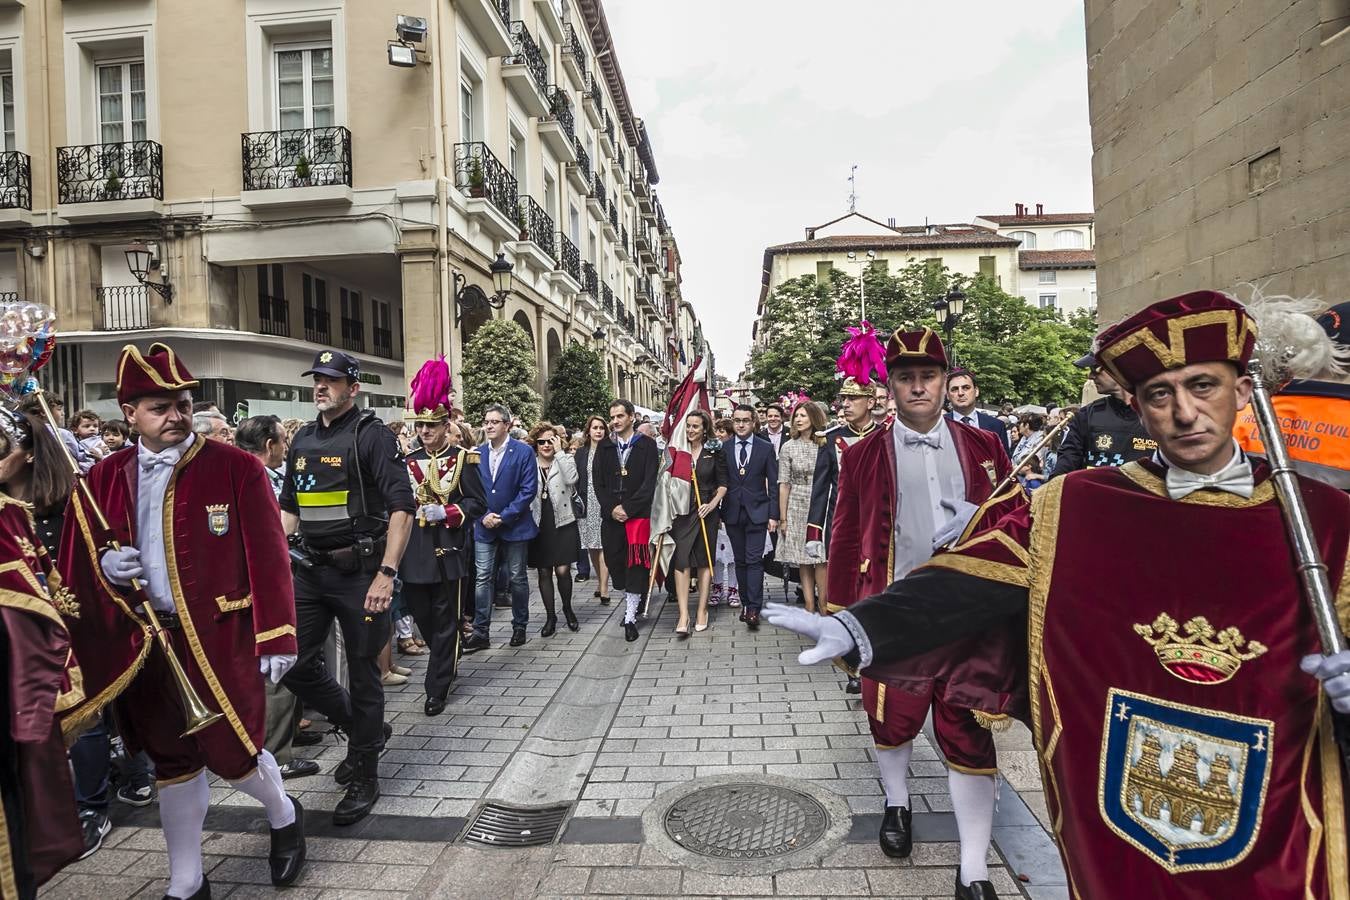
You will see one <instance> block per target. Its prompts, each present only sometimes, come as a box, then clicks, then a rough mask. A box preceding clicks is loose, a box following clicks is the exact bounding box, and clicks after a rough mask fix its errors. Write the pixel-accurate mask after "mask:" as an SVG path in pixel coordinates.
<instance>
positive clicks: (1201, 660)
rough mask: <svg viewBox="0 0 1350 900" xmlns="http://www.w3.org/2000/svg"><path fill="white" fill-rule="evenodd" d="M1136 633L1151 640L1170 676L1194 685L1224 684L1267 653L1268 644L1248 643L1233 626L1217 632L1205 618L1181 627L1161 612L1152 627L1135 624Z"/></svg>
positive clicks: (1198, 617)
mask: <svg viewBox="0 0 1350 900" xmlns="http://www.w3.org/2000/svg"><path fill="white" fill-rule="evenodd" d="M1134 630H1135V632H1136V633H1137V634H1138V635H1139V636H1140V637H1142V638H1143V639H1144V640H1146V641H1148V643H1149V645H1150V646H1152V647H1153V651H1154V652H1155V653H1156V654H1157V655H1158V662H1160V663H1162V666H1163V668H1164V669H1166V670H1167V671H1168V672H1170V673H1171V674H1173V675H1175V676H1176V677H1178V678H1180V679H1182V680H1183V681H1189V682H1191V683H1193V684H1222V683H1223V682H1225V681H1227V680H1228V679H1230V678H1232V677H1233V676H1234V675H1236V674H1237V670H1238V669H1239V668H1240V667H1241V666H1242V663H1243V662H1244V661H1246V660H1249V659H1255V658H1256V657H1258V656H1260V655H1261V654H1263V653H1265V652H1266V645H1265V644H1262V643H1261V642H1259V641H1249V640H1247V639H1246V638H1244V637H1243V636H1242V632H1240V631H1238V630H1237V629H1236V628H1234V627H1231V626H1230V627H1228V628H1225V629H1223V630H1222V631H1216V630H1215V629H1214V626H1213V625H1211V624H1209V620H1208V619H1206V618H1205V617H1204V616H1196V617H1195V618H1193V619H1190V620H1189V621H1187V622H1186V624H1185V625H1182V626H1181V633H1178V630H1177V622H1176V619H1173V618H1172V617H1171V616H1169V615H1168V614H1167V613H1159V614H1158V618H1156V619H1154V620H1153V624H1152V625H1136V626H1134Z"/></svg>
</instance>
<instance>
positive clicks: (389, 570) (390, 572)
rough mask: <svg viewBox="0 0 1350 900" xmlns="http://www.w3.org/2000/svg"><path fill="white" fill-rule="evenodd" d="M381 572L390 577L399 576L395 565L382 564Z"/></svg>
mask: <svg viewBox="0 0 1350 900" xmlns="http://www.w3.org/2000/svg"><path fill="white" fill-rule="evenodd" d="M379 572H380V574H381V575H384V576H386V577H388V578H397V577H398V569H395V568H394V567H393V566H380V568H379Z"/></svg>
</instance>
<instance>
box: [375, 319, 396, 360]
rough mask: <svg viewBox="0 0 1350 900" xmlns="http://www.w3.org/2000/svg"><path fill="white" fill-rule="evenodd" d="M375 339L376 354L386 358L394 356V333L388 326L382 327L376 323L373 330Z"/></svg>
mask: <svg viewBox="0 0 1350 900" xmlns="http://www.w3.org/2000/svg"><path fill="white" fill-rule="evenodd" d="M372 335H373V337H374V339H375V343H374V348H375V355H376V356H382V357H384V358H385V359H393V358H394V335H393V332H391V331H390V330H389V329H388V328H381V327H380V326H378V325H376V326H375V328H374V329H373V330H372Z"/></svg>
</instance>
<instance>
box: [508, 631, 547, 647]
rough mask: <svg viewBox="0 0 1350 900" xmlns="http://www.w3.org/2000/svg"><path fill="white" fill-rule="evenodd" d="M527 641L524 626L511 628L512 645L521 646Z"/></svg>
mask: <svg viewBox="0 0 1350 900" xmlns="http://www.w3.org/2000/svg"><path fill="white" fill-rule="evenodd" d="M550 633H551V632H550ZM525 641H526V638H525V629H524V628H512V629H511V646H512V647H519V646H520V645H521V644H523V643H525Z"/></svg>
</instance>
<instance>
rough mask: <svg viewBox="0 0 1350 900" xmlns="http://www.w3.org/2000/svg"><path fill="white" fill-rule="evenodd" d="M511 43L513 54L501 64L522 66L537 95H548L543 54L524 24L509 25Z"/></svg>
mask: <svg viewBox="0 0 1350 900" xmlns="http://www.w3.org/2000/svg"><path fill="white" fill-rule="evenodd" d="M509 8H510V7H509V0H508V9H509ZM511 43H512V45H513V46H514V47H515V52H514V53H512V54H511V55H510V56H508V57H506V59H505V60H503V62H505V63H506V65H508V66H524V67H525V68H526V70H528V71H529V73H530V77H532V78H533V79H534V83H535V85H536V86H537V87H538V88H539V93H541V94H546V93H548V63H547V62H546V61H545V60H544V54H543V51H541V50H540V49H539V45H538V44H536V43H535V41H534V38H532V37H530V32H529V29H527V28H526V27H525V23H524V22H520V21H516V22H512V23H511Z"/></svg>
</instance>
